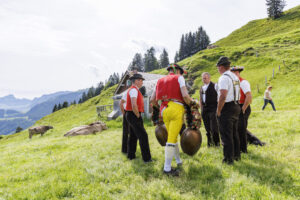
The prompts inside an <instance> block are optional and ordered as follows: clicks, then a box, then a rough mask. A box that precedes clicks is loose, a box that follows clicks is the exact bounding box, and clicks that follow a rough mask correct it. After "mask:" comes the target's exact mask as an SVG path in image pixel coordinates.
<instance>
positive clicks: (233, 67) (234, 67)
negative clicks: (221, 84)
mask: <svg viewBox="0 0 300 200" xmlns="http://www.w3.org/2000/svg"><path fill="white" fill-rule="evenodd" d="M243 70H244V67H243V66H232V67H231V68H230V71H232V72H235V71H239V72H241V71H243Z"/></svg>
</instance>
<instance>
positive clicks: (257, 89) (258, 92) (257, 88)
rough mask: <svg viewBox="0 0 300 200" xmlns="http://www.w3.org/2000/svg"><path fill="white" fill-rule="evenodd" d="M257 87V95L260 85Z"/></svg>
mask: <svg viewBox="0 0 300 200" xmlns="http://www.w3.org/2000/svg"><path fill="white" fill-rule="evenodd" d="M256 87H257V93H259V86H258V84H257V85H256Z"/></svg>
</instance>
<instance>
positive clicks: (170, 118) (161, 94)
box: [151, 64, 193, 176]
mask: <svg viewBox="0 0 300 200" xmlns="http://www.w3.org/2000/svg"><path fill="white" fill-rule="evenodd" d="M167 70H168V71H169V74H168V75H167V76H165V77H163V78H161V79H159V80H158V82H157V85H156V88H155V91H154V92H153V94H152V97H151V103H152V104H153V106H158V101H159V100H161V101H162V103H161V107H160V113H161V116H162V118H163V121H164V124H165V125H166V128H167V131H168V140H167V143H166V147H165V164H164V173H165V174H168V175H172V176H178V175H179V172H178V171H177V170H175V169H172V168H171V163H172V160H173V158H174V157H175V160H176V163H177V166H181V165H182V161H181V159H180V156H179V147H178V143H177V137H178V134H179V132H180V130H181V127H182V124H183V115H184V106H183V104H184V103H186V104H188V105H190V102H191V101H193V100H192V99H191V97H190V96H189V94H188V91H187V88H186V86H185V80H184V78H183V76H181V74H183V71H184V70H183V69H182V68H181V67H180V66H179V65H176V64H171V65H169V66H168V67H167Z"/></svg>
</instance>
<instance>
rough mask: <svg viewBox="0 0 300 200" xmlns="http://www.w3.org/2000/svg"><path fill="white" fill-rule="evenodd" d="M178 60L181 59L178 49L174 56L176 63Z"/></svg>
mask: <svg viewBox="0 0 300 200" xmlns="http://www.w3.org/2000/svg"><path fill="white" fill-rule="evenodd" d="M178 61H179V55H178V51H176V53H175V57H174V63H177V62H178Z"/></svg>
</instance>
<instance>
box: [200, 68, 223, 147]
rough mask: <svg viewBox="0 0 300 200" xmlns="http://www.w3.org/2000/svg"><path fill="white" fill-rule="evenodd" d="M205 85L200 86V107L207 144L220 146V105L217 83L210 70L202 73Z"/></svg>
mask: <svg viewBox="0 0 300 200" xmlns="http://www.w3.org/2000/svg"><path fill="white" fill-rule="evenodd" d="M202 82H203V86H201V88H200V101H199V102H200V108H201V114H202V119H203V123H204V126H205V130H206V136H207V146H208V147H210V146H213V145H215V146H220V136H219V127H218V123H217V117H216V111H217V105H218V99H217V98H218V93H217V91H216V89H215V83H214V82H212V81H211V80H210V74H209V73H208V72H203V73H202Z"/></svg>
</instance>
